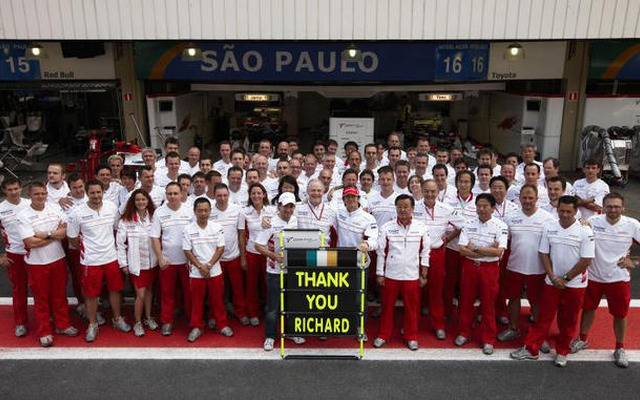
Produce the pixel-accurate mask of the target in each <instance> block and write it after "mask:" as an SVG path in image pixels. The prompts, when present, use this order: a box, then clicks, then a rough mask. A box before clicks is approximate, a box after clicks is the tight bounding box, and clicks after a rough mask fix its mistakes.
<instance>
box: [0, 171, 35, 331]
mask: <svg viewBox="0 0 640 400" xmlns="http://www.w3.org/2000/svg"><path fill="white" fill-rule="evenodd" d="M2 192H3V193H4V195H5V197H6V198H5V200H4V201H3V202H2V203H0V232H2V238H3V239H4V245H5V254H3V255H2V257H0V265H2V266H5V267H6V268H7V275H9V282H11V296H12V298H13V303H12V304H13V321H14V323H15V325H16V327H15V335H16V336H17V337H23V336H25V335H26V334H27V282H28V280H27V266H26V265H25V263H24V255H25V254H26V249H25V248H24V242H23V241H22V239H21V238H20V230H19V223H18V214H20V212H21V211H22V210H24V209H25V208H27V207H29V204H30V203H31V200H29V199H23V198H22V197H20V195H21V193H22V183H21V182H20V180H18V179H17V178H14V177H11V176H10V177H7V178H5V179H4V181H2Z"/></svg>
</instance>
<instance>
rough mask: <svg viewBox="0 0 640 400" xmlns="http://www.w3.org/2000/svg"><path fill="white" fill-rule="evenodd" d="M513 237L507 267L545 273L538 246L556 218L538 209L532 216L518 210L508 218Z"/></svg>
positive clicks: (514, 269) (519, 271) (528, 273)
mask: <svg viewBox="0 0 640 400" xmlns="http://www.w3.org/2000/svg"><path fill="white" fill-rule="evenodd" d="M505 222H506V223H507V226H508V227H509V235H510V237H511V253H510V255H509V262H508V263H507V269H508V270H511V271H514V272H518V273H521V274H524V275H541V274H544V273H545V270H544V266H543V265H542V260H541V259H540V254H538V248H539V247H540V238H541V237H542V232H543V230H544V229H545V228H546V227H549V226H552V225H553V224H554V223H555V222H556V218H554V217H553V215H551V214H549V213H548V212H546V211H544V210H542V209H537V210H536V212H535V213H533V215H531V216H527V215H526V214H525V213H524V212H522V211H521V210H519V211H518V212H516V213H514V214H513V215H510V216H508V217H507V218H506V221H505Z"/></svg>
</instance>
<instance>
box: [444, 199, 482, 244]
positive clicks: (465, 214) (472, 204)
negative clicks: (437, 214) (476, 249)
mask: <svg viewBox="0 0 640 400" xmlns="http://www.w3.org/2000/svg"><path fill="white" fill-rule="evenodd" d="M448 205H449V206H451V207H453V209H454V215H455V217H456V218H458V219H459V220H460V219H461V220H462V221H461V222H460V223H459V225H458V226H459V227H460V228H461V227H462V226H464V225H466V223H467V222H469V221H475V220H476V219H478V214H477V213H476V197H475V196H474V194H473V193H471V194H470V195H469V197H468V198H467V199H466V200H464V199H462V198H460V196H458V194H457V193H456V195H455V197H453V198H452V199H451V201H450V203H448ZM454 229H456V228H455V227H453V226H449V228H448V231H449V232H450V231H453V230H454ZM459 239H460V236H458V237H455V238H453V239H451V240H450V241H449V242H447V249H450V250H455V251H458V250H459V246H458V240H459Z"/></svg>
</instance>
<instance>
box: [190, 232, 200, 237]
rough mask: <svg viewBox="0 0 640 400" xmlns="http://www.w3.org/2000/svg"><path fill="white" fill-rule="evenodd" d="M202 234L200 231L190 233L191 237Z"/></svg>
mask: <svg viewBox="0 0 640 400" xmlns="http://www.w3.org/2000/svg"><path fill="white" fill-rule="evenodd" d="M198 236H200V232H193V233H190V234H189V237H198Z"/></svg>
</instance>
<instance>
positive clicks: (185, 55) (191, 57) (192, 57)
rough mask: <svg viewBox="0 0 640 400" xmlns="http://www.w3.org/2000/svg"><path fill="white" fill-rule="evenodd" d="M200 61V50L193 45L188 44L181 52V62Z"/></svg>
mask: <svg viewBox="0 0 640 400" xmlns="http://www.w3.org/2000/svg"><path fill="white" fill-rule="evenodd" d="M201 59H202V50H201V49H200V48H199V47H198V46H196V45H195V44H194V43H188V44H187V45H186V46H185V48H184V50H182V61H199V60H201Z"/></svg>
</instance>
